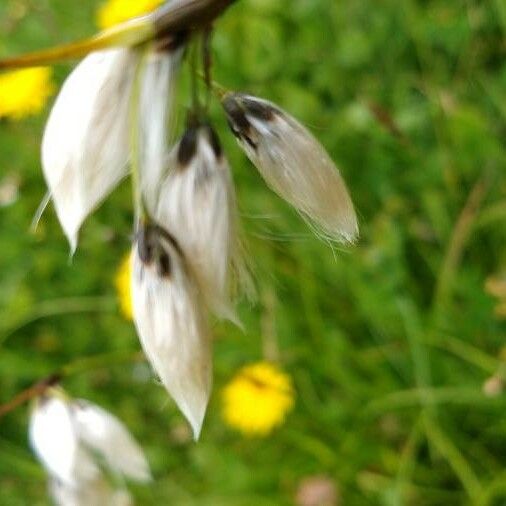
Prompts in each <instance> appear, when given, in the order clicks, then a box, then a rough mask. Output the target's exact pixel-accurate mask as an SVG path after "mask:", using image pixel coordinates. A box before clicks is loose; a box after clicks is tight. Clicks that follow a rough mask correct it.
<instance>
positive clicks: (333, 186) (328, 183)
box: [223, 93, 358, 242]
mask: <svg viewBox="0 0 506 506" xmlns="http://www.w3.org/2000/svg"><path fill="white" fill-rule="evenodd" d="M223 107H224V109H225V111H226V113H227V116H228V121H229V125H230V127H231V129H232V131H233V133H234V135H235V136H236V138H237V140H238V142H239V144H240V146H241V147H242V148H243V149H244V151H245V152H246V154H247V156H248V157H249V159H250V160H251V161H252V162H253V164H254V165H255V166H256V167H257V169H258V170H259V172H260V174H261V175H262V177H263V178H264V180H265V181H266V183H267V184H268V186H269V187H270V188H271V189H272V190H274V191H275V192H276V193H277V194H278V195H279V196H281V197H282V198H284V199H285V200H286V201H287V202H289V203H290V204H291V205H293V206H294V207H295V208H296V209H297V211H299V212H300V213H301V215H302V216H303V217H304V218H305V219H306V220H307V221H308V222H309V224H310V225H311V227H312V228H313V229H314V230H315V232H316V233H317V234H318V235H319V236H320V237H322V238H323V239H326V240H336V241H340V242H353V241H355V240H356V238H357V236H358V223H357V216H356V214H355V210H354V208H353V203H352V200H351V198H350V196H349V194H348V190H347V188H346V184H345V182H344V180H343V178H342V176H341V174H340V173H339V170H338V169H337V167H336V166H335V164H334V162H333V161H332V160H331V159H330V157H329V155H328V154H327V152H326V151H325V149H324V148H323V146H322V145H321V144H320V143H319V142H318V141H317V140H316V139H315V137H314V136H313V135H312V134H311V133H310V132H309V131H308V130H307V129H306V128H304V127H303V126H302V125H301V124H300V123H299V122H298V121H297V120H295V118H293V117H292V116H290V115H289V114H288V113H286V112H285V111H283V110H281V109H280V108H279V107H277V106H276V105H275V104H273V103H272V102H268V101H267V100H263V99H260V98H257V97H253V96H250V95H244V94H241V93H231V94H228V95H226V96H225V97H224V99H223Z"/></svg>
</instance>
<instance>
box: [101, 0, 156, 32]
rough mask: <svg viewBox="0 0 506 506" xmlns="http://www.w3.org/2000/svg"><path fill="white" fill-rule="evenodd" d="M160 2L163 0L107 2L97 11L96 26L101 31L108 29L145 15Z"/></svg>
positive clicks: (119, 0) (111, 0)
mask: <svg viewBox="0 0 506 506" xmlns="http://www.w3.org/2000/svg"><path fill="white" fill-rule="evenodd" d="M162 2H163V0H108V1H107V2H105V3H103V4H102V5H101V6H100V8H99V10H98V13H97V23H98V26H99V27H100V28H102V29H104V28H110V27H111V26H114V25H117V24H118V23H121V22H123V21H126V20H127V19H130V18H134V17H137V16H141V15H142V14H147V13H148V12H151V11H153V10H154V9H156V8H157V7H158V6H159V5H160V4H161V3H162Z"/></svg>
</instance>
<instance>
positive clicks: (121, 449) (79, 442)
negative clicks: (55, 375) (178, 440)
mask: <svg viewBox="0 0 506 506" xmlns="http://www.w3.org/2000/svg"><path fill="white" fill-rule="evenodd" d="M29 436H30V442H31V445H32V447H33V449H34V451H35V453H36V454H37V456H38V457H39V459H40V460H41V462H42V463H43V464H44V466H45V467H46V469H47V470H48V472H49V474H50V476H51V479H52V480H54V481H55V482H56V483H59V484H61V485H62V487H63V488H62V487H60V488H59V490H60V492H61V493H62V494H63V493H64V491H65V489H66V488H71V489H79V488H83V489H85V488H86V487H89V486H90V485H91V484H93V483H96V482H97V481H100V480H101V476H102V473H101V471H100V465H102V464H105V466H106V467H107V468H108V469H109V471H111V472H113V473H115V474H117V475H122V476H124V477H127V478H131V479H133V480H136V481H140V482H142V481H149V480H150V479H151V475H150V471H149V466H148V463H147V461H146V458H145V457H144V454H143V452H142V449H141V448H140V447H139V445H138V444H137V442H136V441H135V440H134V439H133V437H132V436H131V435H130V433H129V432H128V429H127V428H126V427H125V426H124V425H123V423H121V422H120V420H118V419H117V418H116V417H115V416H113V415H112V414H110V413H108V412H107V411H105V410H103V409H102V408H100V407H99V406H96V405H94V404H91V403H89V402H87V401H83V400H77V401H76V400H73V399H70V398H68V397H67V396H66V395H65V394H64V393H63V392H62V391H61V390H58V389H50V390H48V391H47V392H46V393H45V394H44V395H43V396H42V397H41V398H40V399H38V400H37V403H36V407H35V409H34V411H33V413H32V416H31V419H30V428H29ZM97 457H98V460H97ZM99 461H100V463H99Z"/></svg>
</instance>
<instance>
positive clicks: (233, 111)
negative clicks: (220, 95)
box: [223, 95, 251, 135]
mask: <svg viewBox="0 0 506 506" xmlns="http://www.w3.org/2000/svg"><path fill="white" fill-rule="evenodd" d="M223 108H224V109H225V112H226V113H227V116H228V119H229V124H230V125H231V128H232V131H234V133H238V134H240V135H244V134H247V132H248V131H249V129H250V128H251V125H250V122H249V121H248V118H246V114H245V111H244V109H243V108H242V107H241V105H240V103H239V101H238V100H237V97H236V96H235V95H231V96H228V97H226V98H225V100H223Z"/></svg>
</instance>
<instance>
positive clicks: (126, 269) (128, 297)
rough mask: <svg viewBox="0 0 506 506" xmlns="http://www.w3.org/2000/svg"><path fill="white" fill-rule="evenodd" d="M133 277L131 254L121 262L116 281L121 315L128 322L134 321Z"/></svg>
mask: <svg viewBox="0 0 506 506" xmlns="http://www.w3.org/2000/svg"><path fill="white" fill-rule="evenodd" d="M131 275H132V255H131V254H130V253H129V254H128V255H126V256H125V258H124V260H123V261H122V262H121V265H120V267H119V269H118V272H117V274H116V280H115V285H116V290H117V292H118V299H119V307H120V309H121V313H122V314H123V316H124V317H125V318H126V319H127V320H132V319H133V311H132V291H131V288H130V277H131Z"/></svg>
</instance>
